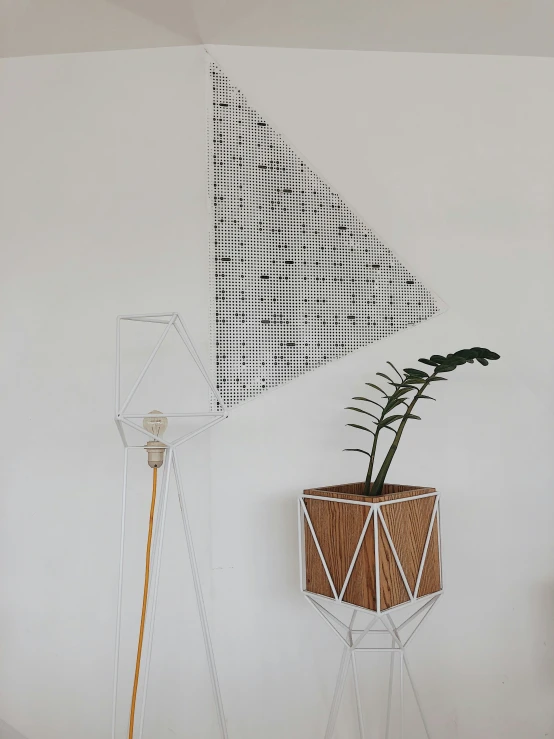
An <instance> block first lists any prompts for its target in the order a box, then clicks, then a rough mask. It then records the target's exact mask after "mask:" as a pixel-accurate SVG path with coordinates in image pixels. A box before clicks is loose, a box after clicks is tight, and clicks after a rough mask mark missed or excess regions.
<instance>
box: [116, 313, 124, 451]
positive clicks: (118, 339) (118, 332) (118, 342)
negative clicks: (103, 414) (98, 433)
mask: <svg viewBox="0 0 554 739" xmlns="http://www.w3.org/2000/svg"><path fill="white" fill-rule="evenodd" d="M120 393H121V323H120V320H119V319H118V320H117V321H116V326H115V415H116V416H117V414H118V413H119V403H120ZM119 433H121V431H120V432H119ZM123 443H124V444H125V441H124V442H123Z"/></svg>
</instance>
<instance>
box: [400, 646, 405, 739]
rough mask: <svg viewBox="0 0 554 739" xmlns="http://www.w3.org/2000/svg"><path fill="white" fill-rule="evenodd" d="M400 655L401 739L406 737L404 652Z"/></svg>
mask: <svg viewBox="0 0 554 739" xmlns="http://www.w3.org/2000/svg"><path fill="white" fill-rule="evenodd" d="M399 657H400V739H404V652H403V651H401V652H400V654H399Z"/></svg>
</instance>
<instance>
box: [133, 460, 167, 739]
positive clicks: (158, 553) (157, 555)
mask: <svg viewBox="0 0 554 739" xmlns="http://www.w3.org/2000/svg"><path fill="white" fill-rule="evenodd" d="M172 456H173V449H171V448H170V447H169V448H168V449H167V451H166V454H165V457H166V458H165V465H166V467H165V476H164V480H163V485H162V497H161V501H160V513H159V516H160V525H159V529H158V532H159V533H158V541H157V542H156V547H155V549H154V561H155V566H154V577H153V578H152V582H151V585H150V586H151V589H152V600H151V604H149V611H150V618H149V624H148V646H147V650H146V662H145V665H144V687H143V690H142V706H141V709H140V723H139V730H138V739H142V732H143V730H144V713H145V710H146V699H147V697H148V680H149V677H150V662H151V659H152V644H153V642H154V625H155V623H156V607H157V605H158V585H159V583H160V569H161V564H162V551H163V545H164V533H165V514H166V511H167V498H168V490H169V478H170V476H171V459H172Z"/></svg>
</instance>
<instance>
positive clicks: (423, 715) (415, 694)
mask: <svg viewBox="0 0 554 739" xmlns="http://www.w3.org/2000/svg"><path fill="white" fill-rule="evenodd" d="M404 665H405V667H406V675H407V676H408V679H409V680H410V685H411V686H412V691H413V693H414V698H415V701H416V703H417V707H418V710H419V715H420V716H421V720H422V721H423V726H424V728H425V734H426V735H427V739H431V732H430V731H429V726H428V725H427V721H426V719H425V714H424V713H423V709H422V707H421V701H420V698H419V693H418V691H417V688H416V686H415V683H414V679H413V677H412V673H411V672H410V668H409V666H408V662H407V660H406V656H404Z"/></svg>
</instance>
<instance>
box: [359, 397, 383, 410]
mask: <svg viewBox="0 0 554 739" xmlns="http://www.w3.org/2000/svg"><path fill="white" fill-rule="evenodd" d="M352 400H365V401H366V403H373V405H377V406H379V408H384V406H382V405H381V403H378V402H377V401H376V400H371V398H362V397H361V396H357V397H356V398H352Z"/></svg>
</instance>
